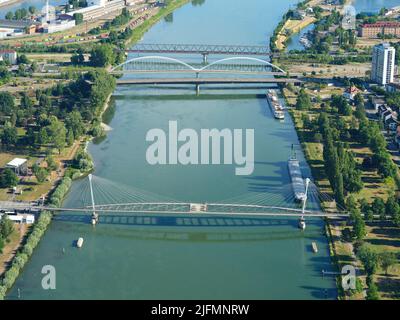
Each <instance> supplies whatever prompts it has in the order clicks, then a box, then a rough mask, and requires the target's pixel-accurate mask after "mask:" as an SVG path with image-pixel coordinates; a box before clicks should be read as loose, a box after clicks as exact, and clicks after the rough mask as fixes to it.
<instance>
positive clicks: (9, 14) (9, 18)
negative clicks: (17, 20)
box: [6, 11, 14, 20]
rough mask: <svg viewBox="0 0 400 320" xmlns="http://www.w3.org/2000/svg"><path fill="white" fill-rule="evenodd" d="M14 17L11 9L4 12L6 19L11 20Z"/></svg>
mask: <svg viewBox="0 0 400 320" xmlns="http://www.w3.org/2000/svg"><path fill="white" fill-rule="evenodd" d="M13 18H14V14H13V13H12V12H11V11H8V12H7V14H6V19H7V20H12V19H13Z"/></svg>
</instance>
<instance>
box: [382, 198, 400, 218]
mask: <svg viewBox="0 0 400 320" xmlns="http://www.w3.org/2000/svg"><path fill="white" fill-rule="evenodd" d="M399 212H400V206H399V204H398V202H397V199H396V197H395V196H390V197H389V198H388V199H387V201H386V205H385V213H386V215H387V216H390V217H392V218H393V217H394V216H395V215H396V214H398V213H399Z"/></svg>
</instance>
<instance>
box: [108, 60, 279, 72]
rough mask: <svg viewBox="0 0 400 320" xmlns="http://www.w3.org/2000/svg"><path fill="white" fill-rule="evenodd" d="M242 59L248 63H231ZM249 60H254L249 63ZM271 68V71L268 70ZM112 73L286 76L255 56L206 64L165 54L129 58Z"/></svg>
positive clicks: (272, 65)
mask: <svg viewBox="0 0 400 320" xmlns="http://www.w3.org/2000/svg"><path fill="white" fill-rule="evenodd" d="M231 61H240V62H243V61H244V62H247V63H235V64H232V63H230V62H231ZM248 62H252V64H249V63H248ZM143 67H145V68H143ZM268 68H270V69H271V70H273V71H272V72H271V71H268ZM110 72H111V73H121V72H123V73H146V72H177V73H180V72H193V73H196V74H197V75H198V74H200V73H212V72H220V73H236V74H237V73H247V74H269V75H277V76H285V75H286V72H285V70H283V69H282V68H280V67H278V66H277V65H274V64H272V63H271V62H269V61H266V60H263V59H259V58H255V57H245V56H238V57H228V58H223V59H219V60H216V61H213V62H211V63H208V64H206V65H204V64H199V63H196V64H195V63H192V64H189V63H187V62H184V61H182V60H180V59H176V58H172V57H165V56H143V57H135V58H132V59H129V60H127V61H125V62H123V63H121V64H119V65H117V66H115V67H114V68H112V69H111V70H110Z"/></svg>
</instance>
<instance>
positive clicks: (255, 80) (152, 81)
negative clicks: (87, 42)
mask: <svg viewBox="0 0 400 320" xmlns="http://www.w3.org/2000/svg"><path fill="white" fill-rule="evenodd" d="M233 83H242V84H245V83H250V84H251V83H253V84H257V83H258V84H263V83H296V84H300V83H302V80H301V79H293V78H168V79H165V78H148V79H146V78H142V79H118V80H117V84H118V85H129V84H137V85H139V84H233Z"/></svg>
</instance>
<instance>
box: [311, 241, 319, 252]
mask: <svg viewBox="0 0 400 320" xmlns="http://www.w3.org/2000/svg"><path fill="white" fill-rule="evenodd" d="M311 247H312V249H313V251H314V253H317V252H318V247H317V243H316V242H314V241H313V242H312V243H311Z"/></svg>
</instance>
